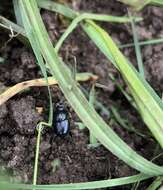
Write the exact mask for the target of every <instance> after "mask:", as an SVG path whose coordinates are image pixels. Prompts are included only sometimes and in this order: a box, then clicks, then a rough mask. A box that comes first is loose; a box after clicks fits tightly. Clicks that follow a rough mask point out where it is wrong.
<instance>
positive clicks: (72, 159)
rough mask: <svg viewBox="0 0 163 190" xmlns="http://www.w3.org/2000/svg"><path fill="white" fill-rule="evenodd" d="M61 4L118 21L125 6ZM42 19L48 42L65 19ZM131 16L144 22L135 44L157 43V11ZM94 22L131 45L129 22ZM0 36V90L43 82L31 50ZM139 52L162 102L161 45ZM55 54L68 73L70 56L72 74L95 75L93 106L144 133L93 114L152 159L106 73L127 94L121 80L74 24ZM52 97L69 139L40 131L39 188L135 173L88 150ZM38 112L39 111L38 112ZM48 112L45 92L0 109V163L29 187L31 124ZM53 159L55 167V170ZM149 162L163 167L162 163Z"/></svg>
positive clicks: (135, 119) (139, 125)
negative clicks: (64, 120)
mask: <svg viewBox="0 0 163 190" xmlns="http://www.w3.org/2000/svg"><path fill="white" fill-rule="evenodd" d="M68 3H69V5H70V6H71V7H72V8H74V9H76V10H81V11H87V12H95V13H103V14H111V15H117V16H121V15H127V9H126V7H125V6H124V5H123V4H121V3H118V2H116V1H113V0H110V1H109V3H108V1H107V0H103V1H101V0H94V1H91V0H87V1H86V0H83V1H75V0H73V1H69V2H68ZM5 6H6V7H9V8H10V9H12V7H11V4H8V3H6V4H5ZM0 10H1V9H0ZM1 11H2V13H1V14H3V16H6V17H9V18H10V19H13V13H12V12H11V13H10V12H9V13H8V12H5V11H4V10H3V9H2V10H1ZM41 14H42V18H43V21H44V23H45V26H46V28H47V30H48V33H49V37H50V39H51V40H52V42H53V43H55V42H56V41H57V40H58V39H59V37H60V35H61V34H62V33H63V31H64V30H65V28H66V27H67V24H68V23H69V21H68V20H65V19H64V18H63V17H61V16H58V15H56V14H54V13H52V12H50V11H45V10H41ZM133 14H135V13H133ZM8 15H10V16H8ZM137 15H139V16H143V18H144V20H143V21H142V22H141V23H140V24H137V31H138V35H139V39H140V40H147V39H151V38H159V37H161V36H162V35H163V21H162V17H163V9H162V8H158V7H150V6H149V7H146V8H145V9H144V10H143V11H142V12H140V13H137ZM99 24H100V25H101V26H102V27H104V29H105V30H106V31H107V32H108V33H109V34H110V35H111V36H112V37H113V39H114V40H115V42H116V43H117V44H125V43H130V42H132V41H133V40H132V30H131V26H130V25H129V24H123V25H122V24H111V23H99ZM0 37H1V38H2V39H3V40H2V42H1V44H0V45H1V48H0V53H1V56H2V57H3V58H5V62H4V63H2V64H1V65H0V72H1V75H0V91H3V90H4V89H5V88H7V87H8V86H12V85H14V84H16V83H19V82H22V81H25V80H29V79H34V78H39V77H41V76H42V75H41V72H40V69H39V67H38V66H37V63H36V60H35V57H34V55H33V53H32V52H31V50H30V49H28V48H27V47H25V46H23V44H21V43H20V42H19V41H17V40H16V39H13V40H12V41H11V42H9V43H7V44H6V43H5V42H6V41H7V40H8V35H7V34H5V33H4V32H2V31H1V33H0ZM141 50H142V57H143V62H144V68H145V75H146V79H147V80H148V82H149V83H150V84H151V86H152V87H153V88H154V89H155V90H156V92H157V93H158V94H159V95H160V96H161V95H162V91H163V85H162V81H163V45H162V44H158V45H153V46H151V45H149V46H143V47H142V48H141ZM122 52H123V53H124V54H125V55H126V56H127V57H128V58H129V59H130V61H131V62H132V63H133V64H134V65H135V66H136V67H137V64H136V56H135V51H134V49H133V48H124V49H122ZM60 54H61V56H62V57H63V59H64V61H65V63H67V64H68V66H70V68H73V66H74V65H75V61H74V56H75V57H76V64H77V71H78V72H91V73H94V74H97V75H98V76H99V80H98V83H100V84H102V85H103V86H104V88H97V89H96V94H97V95H96V96H97V100H98V101H100V102H101V103H102V104H103V105H104V106H105V107H106V108H108V109H110V107H111V106H116V107H117V108H118V109H119V111H120V115H121V116H122V117H124V118H126V115H127V118H126V119H128V121H129V123H130V124H131V125H133V126H134V127H135V129H136V130H138V131H139V132H141V133H142V134H144V135H145V138H144V137H142V136H140V135H137V134H136V133H134V132H131V131H129V130H126V129H124V128H122V126H120V125H119V124H118V123H115V122H112V119H111V117H110V116H107V115H106V114H105V113H103V112H101V110H99V109H98V110H97V111H98V112H99V114H101V116H102V117H103V118H104V119H105V121H106V122H108V123H109V124H110V125H111V127H112V128H113V129H114V130H115V131H116V133H117V134H118V135H119V136H120V137H121V138H122V139H123V140H124V141H125V142H126V143H127V144H128V145H129V146H130V147H131V148H133V149H134V150H135V151H137V152H138V153H139V154H141V155H142V156H144V157H145V158H147V159H149V160H150V159H152V158H153V157H155V156H156V150H157V154H159V153H160V151H161V150H160V149H159V147H158V146H157V143H156V142H155V140H154V139H153V138H151V134H150V133H149V131H148V129H147V127H146V126H145V124H144V123H143V122H142V120H141V118H140V116H139V115H138V114H137V112H136V111H135V110H134V109H133V107H132V106H131V105H130V104H129V103H128V102H127V100H126V99H125V97H124V96H123V95H122V93H121V92H120V91H119V90H118V88H117V85H116V84H115V83H113V81H112V80H111V79H110V78H109V74H112V75H113V76H114V77H115V78H116V81H117V83H119V84H121V85H122V86H123V87H124V89H126V90H128V89H127V87H126V86H125V84H124V82H123V80H122V78H121V76H120V74H119V73H118V72H117V70H116V69H115V68H114V67H113V65H112V64H111V63H110V62H109V61H108V60H107V59H106V58H105V57H104V55H102V54H101V53H100V52H99V50H98V49H97V48H96V47H95V45H94V44H93V42H91V40H90V39H89V38H88V36H87V35H86V34H85V33H84V32H83V31H82V28H81V27H80V26H79V27H77V29H76V30H75V31H74V32H73V33H72V34H71V36H70V37H68V39H67V40H66V42H65V43H64V45H63V47H62V48H61V52H60ZM81 85H82V87H84V88H85V89H87V91H88V92H89V91H90V89H91V86H92V82H91V81H87V82H85V83H82V84H81ZM51 91H52V97H53V104H54V109H55V104H56V103H57V102H58V101H60V100H62V101H64V102H65V105H66V106H67V109H68V111H69V114H70V126H71V135H67V136H66V137H64V138H60V137H57V136H56V135H55V134H54V132H53V130H52V129H51V128H46V129H44V130H43V133H42V137H41V145H40V157H39V172H38V183H39V184H52V183H73V182H86V181H95V180H103V179H109V178H117V177H124V176H130V175H134V174H136V173H137V172H136V171H135V170H134V169H132V168H130V167H129V166H127V165H126V164H125V163H124V162H123V161H121V160H119V159H118V158H117V157H115V156H114V155H113V154H112V153H111V152H109V151H108V150H106V149H105V148H104V147H103V146H102V145H100V146H99V147H97V148H90V147H89V146H88V144H89V131H88V130H87V129H86V128H85V129H83V130H80V129H79V128H78V126H77V125H76V122H80V120H79V118H78V117H77V115H76V114H75V113H74V111H73V110H72V108H71V107H70V106H69V105H68V103H67V102H66V100H65V99H64V96H63V94H62V93H61V91H60V89H59V87H57V86H53V87H51ZM39 108H41V109H42V110H43V111H42V112H38V109H39ZM48 109H49V101H48V93H47V88H45V87H33V88H31V89H28V90H26V91H24V92H22V93H19V94H18V95H16V96H14V97H13V98H11V99H10V100H9V101H7V102H6V103H5V104H3V105H2V106H0V164H1V166H3V167H5V169H6V172H8V173H9V174H10V175H12V176H13V177H14V179H15V181H17V182H25V183H31V182H32V177H33V166H34V158H35V145H36V137H37V129H36V126H37V123H38V122H39V121H42V120H43V119H44V120H47V119H48ZM57 160H59V163H60V164H59V166H58V167H55V163H56V161H57ZM155 162H156V163H157V164H163V163H162V162H161V159H158V160H156V161H155ZM150 183H151V180H150V181H148V180H147V181H145V182H141V183H140V186H139V189H142V190H143V189H146V188H147V187H148V185H149V184H150ZM131 187H132V185H127V186H121V187H115V188H110V189H113V190H114V189H125V190H126V189H131Z"/></svg>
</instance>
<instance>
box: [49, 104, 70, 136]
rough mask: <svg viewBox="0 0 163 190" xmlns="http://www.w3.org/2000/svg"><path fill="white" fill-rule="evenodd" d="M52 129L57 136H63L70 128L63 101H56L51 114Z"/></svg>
mask: <svg viewBox="0 0 163 190" xmlns="http://www.w3.org/2000/svg"><path fill="white" fill-rule="evenodd" d="M53 129H54V133H55V134H56V135H57V136H60V137H65V136H66V135H67V134H68V133H69V130H70V122H69V114H68V111H67V109H66V108H65V106H64V104H63V103H57V105H56V110H55V112H54V115H53Z"/></svg>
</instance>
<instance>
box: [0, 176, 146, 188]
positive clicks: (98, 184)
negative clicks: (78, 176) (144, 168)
mask: <svg viewBox="0 0 163 190" xmlns="http://www.w3.org/2000/svg"><path fill="white" fill-rule="evenodd" d="M147 178H149V177H147V176H145V175H142V174H139V175H134V176H130V177H122V178H116V179H108V180H101V181H93V182H83V183H73V184H58V185H57V184H51V185H29V184H11V183H7V182H2V181H1V182H0V188H1V189H7V188H9V189H16V190H17V189H21V190H22V189H25V190H32V189H35V190H80V189H98V188H105V187H114V186H119V185H126V184H130V183H135V182H137V181H142V180H145V179H147Z"/></svg>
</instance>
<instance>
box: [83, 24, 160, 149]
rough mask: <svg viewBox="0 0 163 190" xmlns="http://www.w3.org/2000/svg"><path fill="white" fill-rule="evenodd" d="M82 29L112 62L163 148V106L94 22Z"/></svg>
mask: <svg viewBox="0 0 163 190" xmlns="http://www.w3.org/2000/svg"><path fill="white" fill-rule="evenodd" d="M84 29H85V31H86V32H87V34H88V35H89V36H90V38H91V39H92V40H93V41H94V42H95V44H96V45H97V46H98V47H99V48H100V50H101V51H102V52H103V53H104V54H105V55H106V56H107V57H108V59H110V60H111V61H112V63H113V64H114V65H115V67H116V68H117V69H118V70H119V71H120V73H121V74H122V76H123V78H124V80H125V81H126V83H127V84H128V86H129V88H130V91H131V93H132V95H133V97H134V98H135V101H136V103H137V105H138V107H139V109H140V114H141V116H142V118H143V120H144V122H145V123H146V124H147V126H148V127H149V129H150V130H151V132H152V134H153V135H154V136H155V138H156V139H157V141H158V142H159V143H160V145H161V146H162V147H163V125H162V123H163V104H162V101H161V99H160V98H159V97H158V95H157V94H156V93H155V92H154V90H153V89H152V88H151V87H150V85H149V84H148V83H147V82H146V81H145V80H144V79H143V78H142V77H141V76H140V74H139V73H138V72H137V71H136V69H135V68H134V67H133V66H132V65H131V64H129V63H128V61H127V59H126V58H125V57H124V56H123V54H122V53H121V52H120V51H119V49H118V48H117V46H116V45H115V43H114V42H113V40H112V39H111V37H110V36H109V35H108V34H107V33H106V32H105V31H104V30H103V29H102V28H100V27H99V26H98V25H96V24H95V23H94V22H92V21H90V20H87V24H86V25H84Z"/></svg>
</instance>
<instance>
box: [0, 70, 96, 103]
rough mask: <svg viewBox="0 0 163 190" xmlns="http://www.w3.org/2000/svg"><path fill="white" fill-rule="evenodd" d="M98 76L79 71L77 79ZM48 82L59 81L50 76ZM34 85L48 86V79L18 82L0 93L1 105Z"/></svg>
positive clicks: (93, 78)
mask: <svg viewBox="0 0 163 190" xmlns="http://www.w3.org/2000/svg"><path fill="white" fill-rule="evenodd" d="M97 78H98V76H97V75H93V74H91V73H79V74H77V75H76V80H77V81H87V80H97ZM48 84H49V85H54V84H57V81H56V80H55V79H54V78H53V77H48ZM33 86H47V83H46V80H45V79H43V78H40V79H34V80H28V81H24V82H21V83H18V84H16V85H14V86H12V87H10V88H9V89H7V90H6V91H5V92H3V93H2V94H0V105H2V104H3V103H5V102H6V101H7V100H9V99H10V98H11V97H13V96H14V95H16V94H18V93H19V92H21V91H23V90H25V89H27V88H29V87H33Z"/></svg>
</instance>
